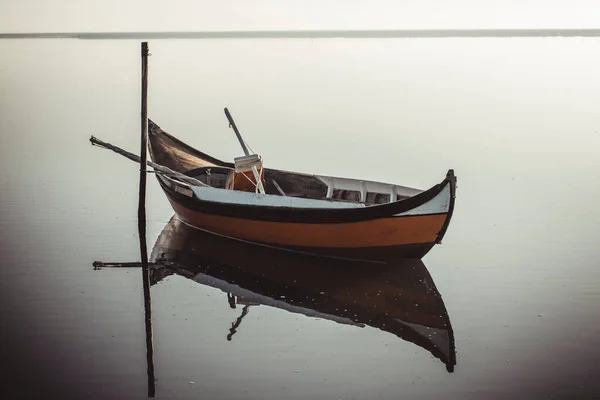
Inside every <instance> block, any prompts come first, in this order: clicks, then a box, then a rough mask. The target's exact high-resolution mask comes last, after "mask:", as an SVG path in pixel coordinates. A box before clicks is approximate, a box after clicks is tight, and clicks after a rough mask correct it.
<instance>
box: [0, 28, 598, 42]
mask: <svg viewBox="0 0 600 400" xmlns="http://www.w3.org/2000/svg"><path fill="white" fill-rule="evenodd" d="M599 36H600V29H574V28H568V29H560V28H547V29H509V28H506V29H381V30H376V29H360V30H314V29H313V30H261V31H259V30H254V31H250V30H240V31H232V30H227V31H163V32H161V31H154V32H148V31H146V32H144V31H139V32H118V31H114V32H22V33H0V39H79V40H115V39H345V38H348V39H385V38H456V37H465V38H469V37H471V38H484V37H489V38H494V37H599Z"/></svg>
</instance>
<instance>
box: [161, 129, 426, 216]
mask: <svg viewBox="0 0 600 400" xmlns="http://www.w3.org/2000/svg"><path fill="white" fill-rule="evenodd" d="M149 133H150V135H149V141H150V154H151V156H152V159H153V161H154V162H156V163H158V164H160V165H163V166H166V167H168V168H171V169H173V170H174V171H177V172H181V173H184V174H186V175H188V176H190V177H192V178H195V179H197V180H199V181H201V182H203V183H205V184H207V185H209V186H211V187H214V188H217V189H227V190H239V191H246V192H259V188H257V184H256V182H257V179H256V176H260V181H261V183H262V186H263V188H264V193H266V194H271V195H278V196H287V197H298V198H306V199H317V200H334V201H342V202H352V203H361V204H364V205H366V206H370V205H377V204H385V203H390V202H395V201H398V200H403V199H406V198H409V197H412V196H415V195H417V194H419V193H421V192H423V190H419V189H414V188H409V187H405V186H400V185H394V184H388V183H381V182H374V181H366V180H359V179H348V178H339V177H331V176H324V175H312V174H304V173H298V172H290V171H282V170H278V169H270V168H264V167H263V162H262V158H261V157H260V156H259V155H257V154H249V155H246V156H242V157H237V158H235V159H234V162H233V163H230V162H224V161H221V160H219V159H216V158H214V157H211V156H209V155H208V154H205V153H202V152H201V151H198V150H196V149H194V148H193V147H191V146H189V145H188V144H186V143H184V142H182V141H180V140H179V139H177V138H175V137H173V136H171V135H170V134H168V133H167V132H165V131H164V130H162V129H161V128H160V127H159V126H158V125H156V124H155V123H154V122H152V121H151V120H149Z"/></svg>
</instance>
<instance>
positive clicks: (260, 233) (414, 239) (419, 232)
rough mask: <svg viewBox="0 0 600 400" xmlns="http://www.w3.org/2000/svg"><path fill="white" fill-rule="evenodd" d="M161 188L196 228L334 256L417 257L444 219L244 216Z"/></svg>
mask: <svg viewBox="0 0 600 400" xmlns="http://www.w3.org/2000/svg"><path fill="white" fill-rule="evenodd" d="M163 190H164V191H165V193H166V195H167V199H168V200H169V202H170V204H171V207H172V208H173V210H174V211H175V213H176V214H177V216H178V217H179V219H180V220H181V221H183V222H184V223H186V224H187V225H190V226H192V227H194V228H196V229H200V230H203V231H206V232H210V233H213V234H216V235H221V236H225V237H228V238H233V239H238V240H242V241H246V242H251V243H254V244H257V245H263V246H270V247H276V248H281V249H287V250H290V251H296V252H302V253H311V254H318V255H324V256H331V257H340V258H350V259H361V260H372V261H387V260H390V259H396V258H422V257H423V256H424V255H425V254H427V252H429V251H430V250H431V248H432V247H433V246H434V245H435V244H436V243H437V242H439V240H440V238H441V236H442V232H443V230H444V229H445V226H446V225H447V223H448V219H449V215H448V213H440V214H428V215H404V216H390V217H386V218H376V219H367V220H358V221H355V222H321V223H318V222H312V223H305V222H302V221H301V220H298V221H285V222H282V221H277V220H259V219H249V218H243V217H240V216H232V215H231V213H227V212H223V214H225V215H219V214H215V213H214V210H211V212H206V211H203V210H202V207H201V206H199V203H198V202H193V201H189V200H187V201H186V199H185V198H184V197H185V196H184V195H181V194H179V193H177V192H175V191H174V190H172V189H171V188H169V187H167V186H163ZM356 211H358V212H360V211H365V210H356ZM227 214H230V215H227Z"/></svg>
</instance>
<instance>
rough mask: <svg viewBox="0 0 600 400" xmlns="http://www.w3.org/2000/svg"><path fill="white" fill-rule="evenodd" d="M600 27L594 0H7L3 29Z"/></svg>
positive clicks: (1, 4)
mask: <svg viewBox="0 0 600 400" xmlns="http://www.w3.org/2000/svg"><path fill="white" fill-rule="evenodd" d="M421 28H424V29H427V28H429V29H435V28H445V29H449V28H490V29H492V28H600V2H599V1H597V0H596V1H594V0H571V1H569V0H504V1H497V0H487V1H482V0H454V1H445V0H362V1H359V0H254V1H251V0H170V1H156V0H146V1H143V0H103V1H99V0H25V1H24V0H2V1H0V31H1V32H4V33H7V32H47V31H157V30H158V31H161V30H254V29H258V30H260V29H421Z"/></svg>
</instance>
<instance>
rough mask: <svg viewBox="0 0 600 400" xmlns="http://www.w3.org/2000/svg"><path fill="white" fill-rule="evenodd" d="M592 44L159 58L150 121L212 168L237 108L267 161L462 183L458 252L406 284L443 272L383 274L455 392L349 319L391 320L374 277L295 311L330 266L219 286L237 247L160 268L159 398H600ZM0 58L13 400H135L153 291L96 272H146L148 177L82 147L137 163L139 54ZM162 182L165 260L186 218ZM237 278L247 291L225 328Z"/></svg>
mask: <svg viewBox="0 0 600 400" xmlns="http://www.w3.org/2000/svg"><path fill="white" fill-rule="evenodd" d="M599 43H600V42H599V41H598V40H597V39H594V38H588V39H584V38H568V39H567V38H547V39H543V38H531V39H511V38H503V39H481V38H479V39H477V38H474V39H426V40H416V39H390V40H386V39H381V40H379V39H378V40H321V41H318V40H315V41H311V40H276V41H260V40H257V41H218V40H214V41H210V40H207V41H169V40H165V41H156V42H151V43H150V51H151V53H152V56H151V57H150V97H149V110H150V117H151V118H152V119H153V120H154V121H156V122H157V123H158V124H159V125H161V127H163V128H164V129H166V130H167V131H169V132H171V133H173V134H174V135H176V136H178V137H179V138H181V139H182V140H184V141H186V142H188V143H190V144H192V145H194V146H196V147H198V148H200V149H202V150H204V151H206V152H208V153H209V154H212V155H214V156H216V157H219V158H222V159H232V158H233V157H235V156H238V155H240V154H241V149H239V148H238V147H239V145H238V144H237V142H236V139H235V136H234V135H233V132H232V131H231V130H230V129H228V128H227V122H226V119H225V116H224V115H223V112H222V110H223V107H225V106H227V107H228V108H229V110H230V111H231V112H232V114H233V116H234V118H235V119H236V123H237V124H238V126H239V128H240V130H241V131H242V134H243V135H244V136H245V139H246V140H247V141H248V142H249V143H250V145H251V146H252V148H253V149H254V150H255V151H256V152H258V153H260V154H261V155H262V156H263V158H264V159H265V162H266V163H267V164H268V165H269V166H271V167H276V168H282V169H289V170H301V171H307V172H315V173H322V174H330V175H341V176H350V177H362V178H366V179H375V180H383V181H389V182H396V183H399V184H405V185H408V186H415V187H420V188H427V187H429V186H431V185H433V184H435V183H437V182H439V181H441V180H442V179H443V177H444V175H445V173H446V171H447V169H448V168H454V169H455V172H456V174H457V176H458V192H457V203H456V209H455V214H454V217H453V220H452V223H451V225H450V228H449V230H448V232H447V234H446V237H445V239H444V242H443V244H442V245H439V246H436V247H435V248H434V249H433V250H432V251H431V252H430V253H429V254H428V255H427V256H426V257H425V258H424V259H423V264H422V265H419V266H418V267H415V268H417V270H418V273H419V274H421V275H419V276H423V277H426V276H428V278H427V279H425V278H423V279H421V278H415V275H414V274H413V275H411V274H410V273H408V272H406V274H407V275H403V274H404V272H403V273H398V274H399V275H394V274H392V273H391V272H389V274H391V275H386V277H388V276H392V275H393V276H392V277H390V278H389V279H388V278H386V279H384V281H385V283H386V284H389V285H392V286H394V285H396V286H395V288H394V287H392V289H390V290H392V291H394V290H395V291H396V292H397V294H398V295H399V296H401V295H402V294H407V293H415V294H414V298H413V299H412V300H410V301H407V302H406V303H403V307H404V308H403V309H402V310H403V311H402V312H404V313H405V314H406V315H407V316H412V317H414V319H413V320H412V321H413V322H415V321H421V322H422V321H423V319H419V318H422V317H423V316H424V315H426V312H425V311H423V312H420V311H419V310H416V308H418V307H419V300H418V299H424V300H423V301H429V300H431V301H432V303H430V304H433V305H432V306H431V308H430V310H433V311H434V314H435V313H436V312H437V313H438V314H439V316H440V317H442V316H446V317H447V318H448V319H449V327H450V328H451V337H452V338H453V339H454V348H455V352H456V365H455V366H454V367H453V372H449V371H448V369H447V366H446V365H445V362H444V360H443V357H442V358H440V357H439V356H436V355H435V354H434V352H433V351H432V348H431V347H429V345H428V344H423V343H422V342H419V343H421V344H418V343H416V342H417V341H416V340H410V338H413V339H414V337H413V336H410V335H408V336H407V335H404V337H402V335H398V334H396V333H394V332H390V329H391V328H390V326H389V325H386V327H387V328H388V329H387V330H386V329H384V327H382V326H379V327H377V326H371V325H369V321H370V320H374V319H376V318H375V317H374V315H376V314H373V312H374V311H372V310H371V311H369V312H368V313H367V314H365V315H366V317H365V320H364V321H362V322H360V321H359V322H358V323H357V322H356V321H353V319H352V317H353V316H356V315H359V314H360V313H362V312H366V311H365V309H368V308H369V305H372V304H376V303H369V302H368V300H369V299H370V298H371V296H376V295H377V291H378V290H379V289H378V288H379V286H378V285H383V283H382V281H379V283H377V281H375V283H373V285H374V286H373V287H370V288H369V289H367V290H366V291H365V293H364V295H363V294H362V293H361V290H362V289H363V287H366V286H365V285H366V284H367V283H369V282H371V283H372V279H375V278H374V277H376V276H379V275H368V276H367V277H364V276H363V277H360V276H359V277H356V275H352V274H353V272H348V275H346V274H345V272H344V270H343V268H339V266H338V267H336V269H332V270H331V271H336V272H335V273H336V274H338V276H339V281H340V282H341V283H340V286H336V287H335V290H334V289H331V290H329V289H323V290H319V292H318V293H313V294H306V295H304V293H305V292H303V291H302V290H308V291H310V290H313V291H314V290H316V288H318V287H320V286H319V285H321V284H324V283H323V282H326V281H325V280H321V281H320V280H318V279H317V280H316V281H314V279H315V276H318V274H319V271H318V270H315V268H316V266H319V265H321V264H318V263H317V262H316V261H315V264H314V265H313V264H310V263H304V264H302V263H300V262H299V261H298V262H297V261H295V260H291V261H290V260H287V261H285V262H284V261H282V260H283V259H281V260H279V259H277V260H275V261H273V263H271V264H265V266H268V267H269V268H271V267H273V266H274V265H275V266H277V268H280V270H273V271H286V270H285V268H288V270H287V272H286V273H289V274H291V276H296V275H294V274H299V273H303V277H304V278H303V279H308V281H307V282H309V283H310V282H311V281H310V279H313V281H314V282H315V283H314V287H313V284H306V285H304V286H302V287H301V290H300V289H298V290H300V292H298V290H296V291H295V292H290V291H289V288H287V289H286V287H285V286H286V283H285V282H284V283H281V282H279V283H278V284H273V285H274V286H272V287H271V286H268V285H267V284H266V283H264V281H263V280H261V279H263V278H265V277H264V276H263V277H261V276H260V272H259V273H258V278H256V279H253V278H248V277H246V278H243V277H241V276H240V275H239V274H237V275H236V274H233V272H232V274H233V275H227V274H225V272H224V271H233V270H231V269H230V270H228V269H227V268H229V267H230V266H231V264H234V266H238V267H239V266H240V264H243V261H240V260H243V259H244V257H246V256H247V255H248V254H251V252H249V253H248V254H246V253H245V251H246V250H241V249H238V248H232V251H231V252H229V253H230V254H227V252H226V251H224V253H223V254H224V257H223V259H222V260H219V259H216V260H211V261H210V262H203V263H200V264H201V265H195V266H194V265H191V266H190V265H188V267H190V268H191V269H182V270H179V273H166V274H163V275H161V274H160V272H156V271H155V272H154V274H155V275H154V281H153V285H152V289H151V294H152V307H153V308H152V312H153V315H152V325H153V333H154V349H155V354H154V362H155V371H156V378H157V381H156V397H157V398H165V399H172V398H177V399H180V398H181V399H188V398H189V399H192V398H194V399H197V398H222V399H258V398H261V399H304V398H315V399H370V398H383V399H395V398H399V397H402V398H415V399H419V398H441V397H443V398H453V399H454V398H465V397H467V398H485V399H490V398H492V399H495V398H499V399H500V398H502V399H505V398H524V399H533V398H536V399H537V398H569V399H571V398H596V396H598V394H599V393H600V384H599V383H598V379H597V376H598V365H600V315H599V313H598V304H599V302H600V286H599V285H600V272H599V269H598V256H600V249H599V247H598V242H599V239H600V234H599V233H598V224H599V222H600V211H599V208H598V204H597V202H598V198H599V196H600V189H599V188H600V185H599V184H598V183H599V182H600V157H599V156H598V155H599V154H600V117H599V114H598V99H599V98H600V75H599V74H598V72H597V71H599V70H600V55H599V54H600V53H599V52H598V51H597V50H598V45H599ZM0 51H1V53H2V54H3V57H2V58H1V60H0V135H1V138H2V145H1V146H0V152H1V157H0V183H1V184H0V199H1V202H0V227H1V231H0V246H1V247H0V250H1V251H0V259H1V261H2V265H3V267H4V268H3V276H2V279H0V296H1V299H0V300H1V301H0V316H1V325H0V326H1V328H0V332H1V339H2V340H1V341H0V346H1V347H0V348H1V351H2V359H3V363H2V369H3V371H2V374H1V377H2V378H1V382H2V386H3V390H4V393H5V395H4V396H3V398H11V399H12V398H27V397H30V396H35V398H48V399H49V398H63V399H64V398H86V399H92V398H93V399H95V398H98V399H106V398H119V399H123V398H132V399H133V398H136V399H137V398H140V399H141V398H145V397H146V396H147V376H146V344H145V333H144V307H143V295H142V281H141V271H140V270H139V269H111V268H103V269H101V270H94V268H93V266H92V264H93V262H94V261H106V262H108V261H111V262H112V261H121V262H131V261H138V260H139V247H138V236H137V226H136V222H137V221H136V217H137V191H138V186H137V185H138V166H137V165H136V164H134V163H132V162H131V161H128V160H126V159H123V158H122V157H120V156H118V155H116V154H114V153H111V152H108V151H106V150H101V149H99V148H95V147H92V146H91V145H90V143H89V142H88V139H89V136H90V135H95V136H97V137H99V138H100V139H102V140H105V141H108V142H111V143H113V144H115V145H118V146H120V147H123V148H125V149H128V150H130V151H134V152H137V151H139V138H138V132H139V100H140V94H139V93H140V92H139V88H140V87H139V42H137V41H131V42H129V41H122V42H115V41H91V42H85V41H61V40H47V41H26V40H23V41H7V42H2V43H0ZM148 182H149V187H148V204H147V210H148V244H149V247H150V248H151V249H152V247H153V246H154V245H155V243H156V242H157V240H158V239H159V238H160V235H161V232H163V231H164V229H166V228H167V224H168V223H169V220H170V219H171V216H172V214H173V213H172V210H171V209H170V207H169V205H168V202H167V201H166V198H165V197H164V195H163V194H162V192H161V191H160V188H159V187H158V185H157V183H156V181H155V180H154V179H153V177H151V179H150V180H149V181H148ZM207 246H208V244H207ZM226 255H227V257H225V256H226ZM234 256H235V257H238V258H237V259H236V258H235V257H234ZM220 263H223V264H224V265H225V266H223V265H221V264H220ZM214 265H217V266H218V267H213V266H214ZM228 265H229V267H228ZM248 265H254V266H255V267H256V263H254V264H252V263H250V264H248ZM303 265H306V268H307V269H306V271H304V270H303V269H302V268H303ZM207 267H208V268H209V269H208V270H207V269H206V268H207ZM194 268H200V269H194ZM202 268H204V269H202ZM210 268H212V269H210ZM273 268H274V267H273ZM311 268H312V269H311ZM411 268H412V267H411ZM234 269H235V268H234ZM186 271H187V272H186ZM298 271H304V272H298ZM307 271H315V272H314V273H313V274H312V275H311V274H309V273H308V272H307ZM331 271H329V272H327V273H324V274H329V275H331V274H333V272H331ZM238 272H239V271H238ZM199 273H202V274H204V275H198V274H199ZM277 273H280V272H277ZM223 274H225V275H223ZM272 274H276V272H272ZM265 275H266V276H267V278H268V277H272V276H274V275H268V274H265ZM194 277H197V278H198V277H203V279H196V280H194ZM353 277H354V278H353ZM215 279H216V280H215ZM244 279H245V280H244ZM377 279H379V278H377ZM382 279H383V278H382ZM229 281H232V282H233V283H234V284H235V285H237V286H238V288H241V289H244V290H246V291H243V290H242V291H238V292H237V294H236V295H235V296H236V297H234V299H237V300H236V301H238V300H240V301H239V302H238V304H237V305H236V307H235V308H232V306H231V305H230V303H229V301H228V298H227V294H226V293H227V292H228V291H232V290H233V289H232V287H231V286H227V284H230V283H231V282H229ZM292 281H293V280H292ZM296 281H297V282H300V280H298V279H296ZM419 282H420V283H424V282H426V283H427V285H428V288H429V289H424V288H423V287H422V285H421V286H420V283H419ZM244 285H245V286H244ZM267 286H268V287H267ZM373 288H375V289H373ZM431 288H433V289H431ZM346 289H347V290H346ZM236 290H237V289H236ZM327 290H329V291H327ZM371 290H374V291H373V292H371ZM427 290H433V291H432V292H431V291H430V292H428V291H427ZM321 292H324V294H322V295H321ZM290 293H296V294H295V295H293V294H290ZM298 293H300V294H298ZM343 293H346V294H348V293H350V294H349V295H348V296H350V297H346V298H344V297H343V296H342V294H343ZM435 293H439V295H441V301H442V303H443V307H441V308H440V304H439V303H436V302H435V301H437V300H435V301H434V300H432V299H437V298H438V297H436V296H435ZM257 295H260V296H263V297H260V296H259V297H256V296H257ZM268 295H272V296H273V297H274V299H275V300H277V301H269V300H268V298H269V296H268ZM286 295H288V296H291V298H292V300H294V301H291V300H290V299H288V300H290V301H291V303H293V304H292V305H296V306H298V307H302V308H303V311H304V313H303V312H300V310H299V309H293V308H290V307H288V306H289V305H290V302H286V301H285V299H287V298H286V297H285V296H286ZM252 296H255V297H252ZM265 296H266V297H265ZM282 296H284V297H282ZM293 296H299V297H296V298H294V297H293ZM302 296H304V297H305V298H306V300H304V299H303V298H301V297H302ZM311 296H312V297H311ZM322 296H325V297H324V298H323V297H322ZM336 296H341V297H336ZM419 296H421V297H419ZM432 296H433V297H432ZM244 299H246V300H247V301H248V302H249V303H250V304H253V305H251V306H250V307H248V308H246V309H245V308H244V305H245V304H247V303H244ZM248 299H249V300H248ZM257 299H258V300H257ZM332 299H333V300H336V301H338V302H339V304H340V307H344V305H353V304H357V301H358V304H360V303H361V302H363V308H362V309H356V308H353V309H352V311H353V315H334V314H336V312H338V313H342V314H343V313H344V312H343V311H340V310H339V308H340V307H333V309H331V308H327V307H329V306H328V304H331V303H328V302H327V301H330V302H331V301H333V300H332ZM414 299H417V300H414ZM259 300H260V301H262V303H261V302H260V301H259ZM344 302H345V303H344ZM255 303H257V304H255ZM286 304H287V305H288V306H286ZM364 304H366V306H365V305H364ZM427 304H429V303H427ZM286 307H287V308H286ZM319 307H320V308H319ZM411 307H412V309H411ZM359 308H360V307H359ZM244 310H246V311H247V313H244ZM315 311H316V312H320V313H321V314H317V313H315ZM324 311H325V312H324ZM311 312H312V314H311ZM348 313H349V311H347V312H346V314H348ZM306 314H309V315H306ZM242 315H243V317H242ZM360 315H362V314H360ZM240 317H242V318H241V319H240ZM432 318H433V319H435V318H434V317H432ZM422 323H424V322H422ZM232 324H234V325H233V326H232ZM231 328H233V329H235V333H234V334H233V336H231V337H230V338H231V340H228V338H227V337H228V335H229V334H231V333H232V331H231V330H230V329H231ZM416 330H417V331H418V329H416ZM409 331H410V330H409V329H408V328H406V329H405V330H404V331H403V332H405V333H406V332H409ZM431 332H432V331H431V330H430V331H427V332H426V333H425V334H424V335H423V336H422V337H423V338H427V340H425V342H426V343H430V342H431V340H433V339H431ZM438 333H439V334H440V335H442V334H448V333H447V332H446V333H443V332H442V331H436V334H438ZM409 336H410V337H409ZM449 338H450V336H448V340H450V339H449ZM448 340H446V341H444V340H441V341H438V342H435V341H434V342H435V344H437V346H438V347H439V348H442V347H444V346H445V345H446V344H447V343H449V341H448Z"/></svg>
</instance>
